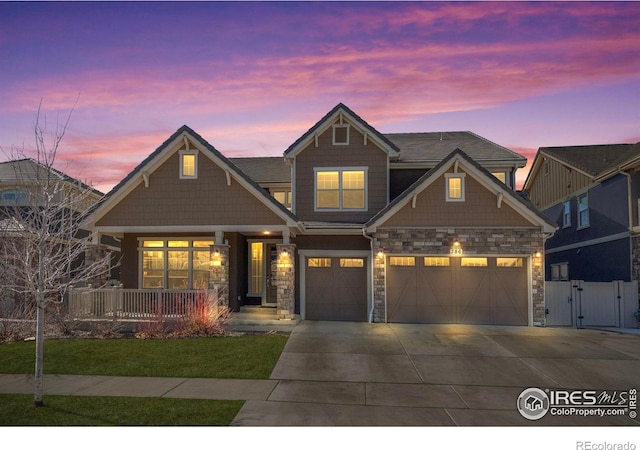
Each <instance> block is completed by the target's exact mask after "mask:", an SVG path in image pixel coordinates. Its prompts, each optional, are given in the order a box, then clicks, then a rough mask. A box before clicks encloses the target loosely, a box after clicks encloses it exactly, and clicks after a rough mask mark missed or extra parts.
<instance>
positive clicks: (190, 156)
mask: <svg viewBox="0 0 640 450" xmlns="http://www.w3.org/2000/svg"><path fill="white" fill-rule="evenodd" d="M180 178H181V179H194V178H198V154H197V153H196V152H191V151H183V152H180Z"/></svg>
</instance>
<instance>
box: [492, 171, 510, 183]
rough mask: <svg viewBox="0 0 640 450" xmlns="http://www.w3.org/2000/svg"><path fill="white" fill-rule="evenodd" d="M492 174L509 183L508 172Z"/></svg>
mask: <svg viewBox="0 0 640 450" xmlns="http://www.w3.org/2000/svg"><path fill="white" fill-rule="evenodd" d="M491 175H493V176H494V177H496V178H497V179H498V180H500V181H502V182H503V183H504V184H507V173H506V172H491Z"/></svg>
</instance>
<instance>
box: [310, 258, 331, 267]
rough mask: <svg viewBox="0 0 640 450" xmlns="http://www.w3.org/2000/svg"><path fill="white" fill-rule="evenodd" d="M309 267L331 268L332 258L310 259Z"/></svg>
mask: <svg viewBox="0 0 640 450" xmlns="http://www.w3.org/2000/svg"><path fill="white" fill-rule="evenodd" d="M307 266H308V267H331V258H309V259H308V260H307Z"/></svg>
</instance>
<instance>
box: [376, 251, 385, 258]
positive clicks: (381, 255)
mask: <svg viewBox="0 0 640 450" xmlns="http://www.w3.org/2000/svg"><path fill="white" fill-rule="evenodd" d="M377 256H378V258H381V259H382V258H384V252H383V251H382V250H380V251H379V252H378V254H377Z"/></svg>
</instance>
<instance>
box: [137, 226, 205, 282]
mask: <svg viewBox="0 0 640 450" xmlns="http://www.w3.org/2000/svg"><path fill="white" fill-rule="evenodd" d="M213 242H214V241H213V238H211V240H205V239H202V238H200V240H182V239H181V240H144V241H142V242H141V246H140V247H141V248H140V258H141V261H142V264H141V266H142V274H141V283H140V285H141V286H142V288H143V289H157V288H166V289H206V288H208V287H209V270H210V260H211V257H210V252H209V247H210V246H212V245H213Z"/></svg>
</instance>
